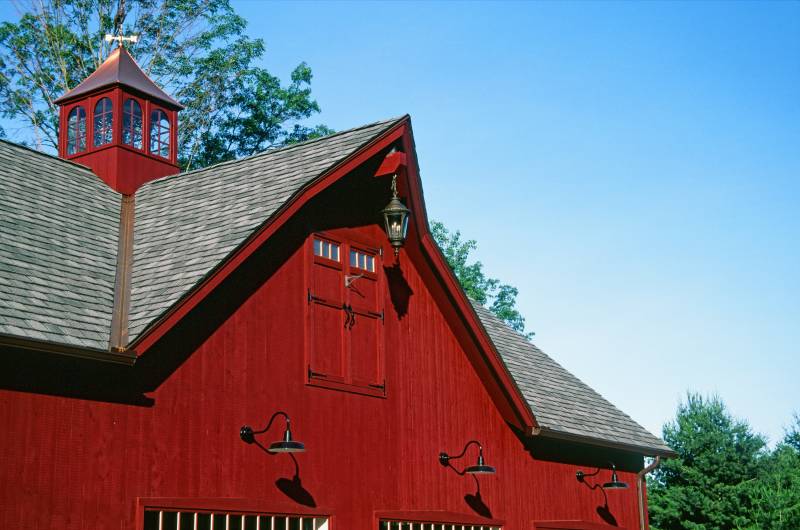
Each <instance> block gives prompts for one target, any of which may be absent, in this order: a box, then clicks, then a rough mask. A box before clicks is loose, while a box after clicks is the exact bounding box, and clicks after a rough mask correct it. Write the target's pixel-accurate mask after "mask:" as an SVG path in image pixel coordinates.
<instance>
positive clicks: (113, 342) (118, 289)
mask: <svg viewBox="0 0 800 530" xmlns="http://www.w3.org/2000/svg"><path fill="white" fill-rule="evenodd" d="M134 205H135V202H134V197H133V195H123V196H122V202H121V203H120V211H119V238H118V244H117V276H116V281H115V282H114V307H113V309H112V313H111V337H110V338H109V341H108V349H109V350H110V351H112V352H121V351H125V348H126V347H127V346H128V311H129V309H130V304H131V265H132V263H133V213H134Z"/></svg>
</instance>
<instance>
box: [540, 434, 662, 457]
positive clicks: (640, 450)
mask: <svg viewBox="0 0 800 530" xmlns="http://www.w3.org/2000/svg"><path fill="white" fill-rule="evenodd" d="M533 436H538V437H541V438H548V439H551V440H564V441H566V442H575V443H581V444H587V445H594V446H596V447H606V448H608V449H619V450H621V451H628V452H631V453H637V454H640V455H644V456H660V457H662V458H673V457H675V456H677V453H676V452H675V451H673V450H672V449H658V448H655V447H651V446H643V445H636V444H626V443H622V442H615V441H613V440H605V439H602V438H596V437H589V436H584V435H580V434H573V433H568V432H564V431H556V430H553V429H548V428H545V427H543V428H540V429H536V430H534V431H533Z"/></svg>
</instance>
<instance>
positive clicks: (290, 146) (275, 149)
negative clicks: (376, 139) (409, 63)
mask: <svg viewBox="0 0 800 530" xmlns="http://www.w3.org/2000/svg"><path fill="white" fill-rule="evenodd" d="M408 116H409V115H408V114H404V115H403V116H400V117H396V118H389V119H388V120H378V121H374V122H372V123H367V124H364V125H359V126H358V127H353V128H351V129H345V130H343V131H336V132H334V133H332V134H329V135H327V136H320V137H319V138H312V139H310V140H305V141H303V142H297V143H294V144H288V145H282V146H280V147H272V148H267V149H265V150H264V151H260V152H258V153H254V154H252V155H248V156H245V157H242V158H235V159H233V160H224V161H222V162H217V163H215V164H211V165H210V166H205V167H201V168H197V169H193V170H191V171H184V172H182V173H175V174H174V175H167V176H166V177H162V178H159V179H156V180H153V181H150V182H148V183H146V184H144V185H143V186H142V188H147V187H149V186H151V185H155V184H158V183H161V182H166V181H169V180H171V179H174V178H176V177H185V176H187V175H191V174H193V173H199V172H201V171H207V170H209V169H212V168H218V167H220V166H226V165H230V164H235V163H238V162H243V161H245V160H253V159H254V158H258V157H261V156H266V155H269V154H273V153H277V152H280V151H288V150H290V149H294V148H296V147H303V146H306V145H309V144H313V143H315V142H321V141H323V140H330V139H331V138H333V137H335V136H341V135H343V134H348V133H352V132H355V131H359V130H361V129H366V128H368V127H373V126H375V125H378V124H380V123H386V124H387V125H388V124H390V123H397V122H399V121H400V120H404V119H406V118H408Z"/></svg>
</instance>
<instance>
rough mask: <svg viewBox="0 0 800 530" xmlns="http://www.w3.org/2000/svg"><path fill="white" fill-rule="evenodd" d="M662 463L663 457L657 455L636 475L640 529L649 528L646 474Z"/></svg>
mask: <svg viewBox="0 0 800 530" xmlns="http://www.w3.org/2000/svg"><path fill="white" fill-rule="evenodd" d="M660 463H661V457H660V456H657V457H656V459H655V460H653V462H652V463H651V464H650V465H649V466H647V467H646V468H644V469H642V470H641V471H639V473H638V474H637V475H636V490H637V492H638V493H639V530H647V513H645V509H644V480H645V476H646V475H647V474H648V473H650V472H651V471H653V470H654V469H655V468H657V467H658V465H659V464H660Z"/></svg>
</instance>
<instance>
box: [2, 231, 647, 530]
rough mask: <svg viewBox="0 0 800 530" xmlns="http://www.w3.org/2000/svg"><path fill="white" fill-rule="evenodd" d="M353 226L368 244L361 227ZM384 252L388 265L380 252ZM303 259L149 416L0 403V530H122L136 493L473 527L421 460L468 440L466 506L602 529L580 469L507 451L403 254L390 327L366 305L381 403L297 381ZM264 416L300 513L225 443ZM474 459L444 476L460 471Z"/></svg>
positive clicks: (130, 525)
mask: <svg viewBox="0 0 800 530" xmlns="http://www.w3.org/2000/svg"><path fill="white" fill-rule="evenodd" d="M360 230H361V231H362V232H363V234H364V236H365V237H366V239H367V240H370V239H375V240H380V237H381V232H380V229H379V228H378V227H377V226H370V227H365V228H362V229H360ZM384 256H385V257H384V263H383V265H384V266H385V267H392V266H393V265H394V263H393V257H392V253H391V250H390V249H389V248H388V247H387V248H386V249H385V251H384ZM310 259H311V257H310V255H309V253H308V251H307V248H306V246H300V247H298V248H297V249H296V250H295V251H294V252H293V254H292V255H291V257H290V258H289V259H288V260H287V261H286V263H284V264H283V265H282V266H280V267H279V268H278V269H277V270H276V272H275V273H274V274H272V276H271V277H270V278H269V279H267V280H266V282H265V283H264V284H263V285H262V286H261V287H260V288H258V289H257V290H256V291H255V292H254V293H253V294H252V295H251V296H250V297H249V298H248V299H247V301H246V302H245V303H244V304H243V305H242V306H241V307H240V308H239V309H238V310H237V311H235V312H234V313H233V314H232V315H231V316H230V317H229V318H228V319H227V320H226V321H225V322H224V323H223V324H222V325H221V326H220V327H219V328H218V329H216V330H215V331H214V332H213V333H211V334H210V336H209V337H208V338H207V339H206V340H205V342H204V343H203V344H202V345H201V346H200V347H199V348H198V349H197V350H196V351H195V352H194V353H193V354H192V355H191V356H190V357H189V358H188V359H187V360H186V361H185V362H184V363H183V364H182V365H181V366H180V367H179V368H177V370H175V372H174V373H172V374H171V375H170V376H169V377H168V378H167V380H166V381H165V382H164V383H162V384H161V385H160V386H159V387H158V388H157V389H156V390H155V391H154V392H152V393H151V394H150V396H149V397H151V398H152V399H153V400H154V404H153V406H150V407H147V406H134V405H123V404H116V403H107V402H102V401H91V400H81V399H70V398H62V397H53V396H45V395H37V394H32V393H22V392H14V391H8V390H2V391H0V421H2V428H1V429H0V447H2V448H3V449H2V451H1V452H0V527H2V528H56V527H58V528H61V529H67V530H72V529H89V528H92V529H94V528H114V529H117V528H119V529H126V530H128V529H130V530H133V529H134V528H135V521H136V502H137V498H138V497H147V498H155V497H157V498H184V499H186V503H187V504H189V505H191V503H192V501H191V499H192V498H195V499H213V498H217V499H219V498H241V499H249V500H250V501H251V502H252V503H253V504H254V505H256V506H258V509H259V510H263V511H266V512H269V511H271V510H275V509H276V508H274V507H280V508H278V509H279V510H280V511H282V510H285V509H286V508H285V507H286V506H295V507H296V508H297V510H298V511H306V512H307V511H309V510H311V511H313V510H315V509H316V510H318V511H319V512H320V513H331V514H333V516H334V517H335V519H334V520H333V524H334V526H333V528H334V529H335V530H349V529H370V528H375V515H374V514H375V512H380V511H392V510H398V511H442V510H444V511H449V512H458V513H465V514H472V515H475V512H474V510H473V509H472V508H470V506H469V505H468V503H467V500H472V501H474V500H475V498H476V496H477V493H478V491H477V490H476V482H475V480H473V478H472V477H470V476H459V475H457V474H456V473H454V472H453V471H452V470H450V469H446V468H444V467H442V466H441V465H440V464H439V462H438V460H437V455H438V454H439V452H440V451H446V452H448V453H451V454H455V453H458V452H460V451H461V449H462V448H463V446H464V444H465V443H466V442H467V441H469V440H471V439H477V440H479V441H480V442H482V443H483V446H484V450H485V455H486V459H487V462H488V463H489V464H491V465H494V466H496V467H497V474H496V475H489V476H481V477H479V478H478V481H479V484H480V500H481V502H482V503H483V505H484V506H485V507H487V508H488V509H489V510H490V511H491V515H492V517H494V518H496V519H500V520H503V521H505V528H507V529H510V530H522V529H532V528H533V524H534V521H537V520H539V521H552V520H585V521H592V522H595V523H602V522H603V519H602V518H601V516H600V515H599V513H598V508H599V507H601V506H602V505H603V496H602V492H600V491H599V490H595V491H590V490H589V489H588V488H586V487H585V486H583V485H581V484H579V483H578V482H577V481H576V479H575V471H576V470H577V469H578V467H576V466H574V465H568V464H561V463H554V462H550V461H542V460H537V459H535V458H534V457H532V456H531V454H530V453H529V452H527V451H526V450H525V448H524V447H523V446H522V444H521V443H520V441H519V439H518V438H517V436H516V435H515V434H514V433H513V432H512V430H511V429H510V428H509V426H508V425H507V424H506V422H505V421H504V420H503V417H502V416H501V415H500V413H499V412H498V410H497V408H496V406H495V404H494V402H493V400H492V399H491V397H490V396H489V394H488V392H487V391H486V390H485V388H484V386H483V384H482V382H481V380H480V379H479V377H478V375H477V374H476V372H475V370H474V368H473V366H472V365H471V364H470V362H469V361H468V360H467V357H466V355H465V352H464V350H463V348H462V342H461V341H460V340H459V339H458V337H457V336H456V335H455V334H454V332H453V331H452V330H451V327H450V326H449V325H448V323H447V321H446V318H445V316H444V315H443V314H442V311H441V308H440V307H439V305H438V304H437V302H436V301H435V299H434V297H433V296H432V294H431V293H430V291H429V288H428V286H427V285H426V282H425V281H424V280H423V278H422V277H421V275H420V272H419V271H418V270H417V268H416V267H415V265H414V263H412V262H411V260H410V259H408V256H407V255H406V254H405V252H404V253H402V254H401V259H400V260H399V269H400V271H401V273H402V277H403V278H404V280H405V282H406V283H407V284H408V288H409V289H410V291H411V292H412V293H413V294H411V296H410V298H409V302H408V308H407V312H406V314H403V315H400V314H398V312H397V310H396V308H395V306H394V305H393V303H392V300H391V297H390V294H389V292H388V291H389V290H388V289H386V290H385V293H384V297H383V303H382V305H383V306H384V307H385V324H384V326H385V329H384V332H385V335H384V340H385V367H384V368H383V369H384V370H385V378H386V397H385V398H381V397H374V396H366V395H360V394H357V393H350V392H344V391H338V390H333V389H329V388H320V387H316V386H310V385H307V384H306V376H307V373H306V372H307V367H306V365H305V363H306V355H305V348H306V347H307V339H306V336H305V333H306V329H307V323H306V321H305V318H306V317H305V315H306V310H307V307H308V300H307V287H308V283H307V282H308V279H307V274H306V272H305V271H306V270H307V269H308V268H309V266H311V265H310V264H309V263H308V261H309V260H310ZM342 259H343V260H344V259H347V256H345V255H342ZM378 272H379V274H383V271H382V270H381V271H378ZM276 410H284V411H286V412H287V413H288V414H289V415H290V416H291V418H292V429H293V433H294V435H295V438H296V439H298V440H301V441H303V442H305V443H306V447H307V452H305V453H302V454H298V455H297V462H298V464H299V480H300V484H301V486H302V492H303V493H304V495H305V496H306V497H305V501H306V504H305V505H304V504H300V503H297V502H295V500H292V499H291V498H290V497H289V496H287V495H286V494H285V493H284V492H282V491H281V489H280V487H279V486H280V485H282V484H286V483H289V481H290V480H291V479H292V478H293V477H294V472H295V469H294V464H293V462H292V459H291V458H290V457H289V456H287V455H271V454H267V453H265V452H263V451H261V450H259V449H258V447H256V446H255V445H247V444H245V443H243V442H242V441H241V440H240V439H239V436H238V432H239V428H240V427H241V426H242V425H243V424H249V425H252V426H253V427H254V428H257V429H260V428H262V427H264V424H265V422H266V420H267V419H268V418H269V416H270V415H271V414H272V413H273V412H274V411H276ZM281 432H282V425H279V426H277V427H273V429H272V430H271V431H270V432H268V433H266V434H265V435H262V436H260V437H259V438H258V439H259V440H260V441H261V442H262V443H264V444H265V445H266V444H268V443H270V442H271V441H273V440H276V439H278V438H280V436H281ZM472 451H474V448H472V449H471V450H470V452H469V453H468V455H467V457H465V458H464V459H463V460H460V461H458V462H455V465H457V466H458V467H463V465H469V464H471V463H473V462H474V460H475V458H476V453H475V452H472ZM606 475H608V473H606V474H605V475H604V474H601V475H600V476H601V477H606ZM620 476H621V479H622V480H625V481H627V482H628V483H629V484H630V485H631V488H630V489H628V490H625V491H612V492H608V509H609V511H610V513H612V514H613V516H614V518H615V519H616V521H617V523H618V525H619V526H620V527H624V528H628V529H634V528H636V527H637V505H636V490H635V480H636V476H635V474H634V473H626V472H622V473H620ZM281 479H283V480H281ZM276 481H277V482H276ZM295 484H297V482H296V481H295ZM309 499H311V500H313V504H314V505H315V506H316V507H310V506H308V504H309V503H310V502H311V501H309ZM198 503H199V501H198ZM201 507H202V505H200V504H198V508H201ZM136 530H140V529H136Z"/></svg>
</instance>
